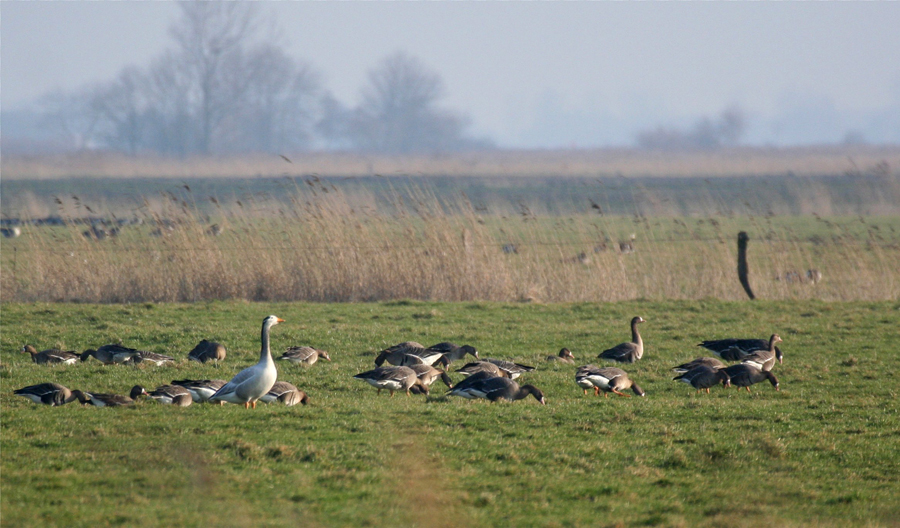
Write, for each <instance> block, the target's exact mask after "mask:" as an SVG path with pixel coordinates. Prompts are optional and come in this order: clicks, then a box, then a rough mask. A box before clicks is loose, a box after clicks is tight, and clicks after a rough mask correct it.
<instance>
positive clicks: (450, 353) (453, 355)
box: [428, 341, 478, 366]
mask: <svg viewBox="0 0 900 528" xmlns="http://www.w3.org/2000/svg"><path fill="white" fill-rule="evenodd" d="M428 350H434V351H437V352H440V353H441V354H443V355H444V359H445V360H446V362H444V365H445V366H446V365H449V364H450V363H453V362H454V361H459V360H461V359H463V358H465V357H466V354H472V355H473V356H475V359H478V351H477V350H475V347H473V346H469V345H462V346H460V345H457V344H455V343H448V342H446V341H445V342H443V343H438V344H436V345H431V346H430V347H428Z"/></svg>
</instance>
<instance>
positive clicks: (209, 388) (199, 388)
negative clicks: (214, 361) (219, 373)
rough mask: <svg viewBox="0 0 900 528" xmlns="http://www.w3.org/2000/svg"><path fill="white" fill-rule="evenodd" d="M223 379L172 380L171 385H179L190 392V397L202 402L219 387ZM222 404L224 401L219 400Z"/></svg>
mask: <svg viewBox="0 0 900 528" xmlns="http://www.w3.org/2000/svg"><path fill="white" fill-rule="evenodd" d="M225 383H227V382H226V381H225V380H188V379H184V380H172V385H181V386H182V387H184V388H185V389H187V390H188V392H190V393H191V399H192V400H194V401H195V402H196V403H203V402H205V401H208V400H209V398H210V397H211V396H212V395H213V394H215V393H216V391H217V390H219V389H221V388H222V387H223V386H224V385H225ZM219 403H221V404H223V405H224V403H225V402H219Z"/></svg>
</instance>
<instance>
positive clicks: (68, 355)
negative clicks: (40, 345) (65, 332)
mask: <svg viewBox="0 0 900 528" xmlns="http://www.w3.org/2000/svg"><path fill="white" fill-rule="evenodd" d="M21 352H22V353H23V354H26V353H27V354H31V360H32V361H34V362H35V363H37V364H38V365H47V364H62V365H72V364H74V363H76V362H77V361H78V359H79V356H78V354H76V353H75V352H73V351H66V350H57V349H55V348H51V349H49V350H44V351H42V352H38V351H37V349H36V348H34V347H33V346H31V345H25V346H23V347H22V350H21Z"/></svg>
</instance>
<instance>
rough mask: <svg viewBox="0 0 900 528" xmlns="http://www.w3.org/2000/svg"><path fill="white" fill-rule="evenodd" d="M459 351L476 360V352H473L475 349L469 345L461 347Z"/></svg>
mask: <svg viewBox="0 0 900 528" xmlns="http://www.w3.org/2000/svg"><path fill="white" fill-rule="evenodd" d="M459 350H460V351H461V352H462V353H463V354H472V355H473V356H475V359H478V351H477V350H475V347H473V346H471V345H463V346H461V347H459Z"/></svg>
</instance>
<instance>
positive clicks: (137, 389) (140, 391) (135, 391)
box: [128, 385, 149, 400]
mask: <svg viewBox="0 0 900 528" xmlns="http://www.w3.org/2000/svg"><path fill="white" fill-rule="evenodd" d="M128 396H129V397H130V398H131V399H132V400H137V399H138V396H149V394H147V391H146V390H144V387H141V386H140V385H135V386H134V387H132V388H131V393H129V395H128Z"/></svg>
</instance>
